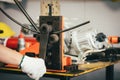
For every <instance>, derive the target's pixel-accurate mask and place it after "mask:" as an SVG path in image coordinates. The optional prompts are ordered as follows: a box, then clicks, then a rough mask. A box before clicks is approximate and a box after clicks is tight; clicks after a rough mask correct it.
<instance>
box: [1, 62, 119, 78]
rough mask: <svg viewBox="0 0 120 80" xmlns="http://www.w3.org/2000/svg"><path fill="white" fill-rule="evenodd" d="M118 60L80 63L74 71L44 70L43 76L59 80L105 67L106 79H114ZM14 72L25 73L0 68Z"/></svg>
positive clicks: (2, 70) (3, 69)
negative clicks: (115, 65) (77, 69)
mask: <svg viewBox="0 0 120 80" xmlns="http://www.w3.org/2000/svg"><path fill="white" fill-rule="evenodd" d="M119 62H120V61H114V62H95V63H89V64H82V65H80V66H79V69H81V70H79V71H75V72H46V74H45V75H44V77H49V78H57V79H60V80H70V79H71V78H74V77H78V76H81V75H84V74H88V73H90V72H93V71H96V70H100V69H103V68H105V69H106V71H105V73H106V80H114V64H116V63H119ZM3 72H4V73H5V72H6V73H8V72H9V73H15V74H25V73H22V72H21V70H20V69H15V68H4V67H3V68H0V73H3Z"/></svg>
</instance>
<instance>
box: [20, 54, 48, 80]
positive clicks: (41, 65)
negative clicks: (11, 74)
mask: <svg viewBox="0 0 120 80" xmlns="http://www.w3.org/2000/svg"><path fill="white" fill-rule="evenodd" d="M20 67H21V69H22V71H23V72H25V73H27V75H28V76H29V77H30V78H32V79H35V80H39V78H40V77H42V76H43V75H44V74H45V72H46V66H45V62H44V60H43V59H41V58H32V57H28V56H24V58H23V59H22V61H21V63H20Z"/></svg>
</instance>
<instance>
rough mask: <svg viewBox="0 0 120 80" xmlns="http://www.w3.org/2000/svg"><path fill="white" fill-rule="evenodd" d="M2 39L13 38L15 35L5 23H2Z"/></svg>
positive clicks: (0, 35)
mask: <svg viewBox="0 0 120 80" xmlns="http://www.w3.org/2000/svg"><path fill="white" fill-rule="evenodd" d="M0 31H2V32H1V33H0V38H3V37H11V36H14V35H15V32H14V31H13V30H12V29H11V28H10V27H9V26H8V25H7V24H5V23H3V22H0Z"/></svg>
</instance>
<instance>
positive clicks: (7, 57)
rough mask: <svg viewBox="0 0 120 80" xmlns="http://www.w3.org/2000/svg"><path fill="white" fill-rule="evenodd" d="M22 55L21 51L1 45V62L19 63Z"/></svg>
mask: <svg viewBox="0 0 120 80" xmlns="http://www.w3.org/2000/svg"><path fill="white" fill-rule="evenodd" d="M22 56H23V55H22V54H20V53H19V52H17V51H15V50H12V49H9V48H7V47H4V46H3V45H0V62H3V63H8V64H14V65H19V63H20V61H21V59H22Z"/></svg>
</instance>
